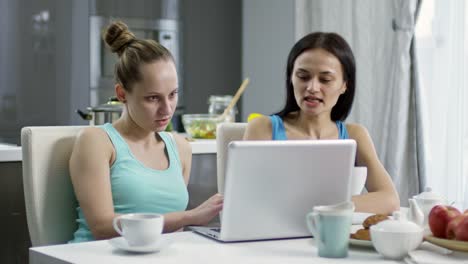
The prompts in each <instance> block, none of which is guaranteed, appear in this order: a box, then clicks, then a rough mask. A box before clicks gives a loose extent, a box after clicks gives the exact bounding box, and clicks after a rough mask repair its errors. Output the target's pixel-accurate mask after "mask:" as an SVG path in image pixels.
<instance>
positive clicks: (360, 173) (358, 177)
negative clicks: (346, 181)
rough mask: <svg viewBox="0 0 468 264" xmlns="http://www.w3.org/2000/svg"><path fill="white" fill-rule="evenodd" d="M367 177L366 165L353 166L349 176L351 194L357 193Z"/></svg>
mask: <svg viewBox="0 0 468 264" xmlns="http://www.w3.org/2000/svg"><path fill="white" fill-rule="evenodd" d="M366 179H367V167H354V168H353V176H352V177H351V195H359V194H361V192H362V189H364V184H365V183H366Z"/></svg>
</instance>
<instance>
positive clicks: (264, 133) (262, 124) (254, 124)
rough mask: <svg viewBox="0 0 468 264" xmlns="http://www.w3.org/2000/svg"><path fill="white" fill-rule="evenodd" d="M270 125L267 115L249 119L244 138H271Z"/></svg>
mask: <svg viewBox="0 0 468 264" xmlns="http://www.w3.org/2000/svg"><path fill="white" fill-rule="evenodd" d="M271 132H272V126H271V121H270V117H269V116H259V117H256V118H254V119H252V120H250V121H249V123H248V124H247V128H246V131H245V133H244V139H247V140H249V139H254V140H255V139H257V140H258V139H266V140H268V139H271Z"/></svg>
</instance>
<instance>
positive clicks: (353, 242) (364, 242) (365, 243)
mask: <svg viewBox="0 0 468 264" xmlns="http://www.w3.org/2000/svg"><path fill="white" fill-rule="evenodd" d="M349 244H350V245H353V246H357V247H366V248H374V245H372V241H369V240H361V239H354V238H350V239H349Z"/></svg>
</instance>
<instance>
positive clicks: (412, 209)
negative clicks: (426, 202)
mask: <svg viewBox="0 0 468 264" xmlns="http://www.w3.org/2000/svg"><path fill="white" fill-rule="evenodd" d="M408 201H409V211H408V220H409V221H411V222H414V223H415V224H417V225H419V226H423V224H424V214H423V212H422V210H421V208H419V205H418V203H417V202H416V200H415V199H408Z"/></svg>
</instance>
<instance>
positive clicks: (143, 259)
mask: <svg viewBox="0 0 468 264" xmlns="http://www.w3.org/2000/svg"><path fill="white" fill-rule="evenodd" d="M164 236H165V237H166V238H167V239H169V240H170V241H172V243H171V245H170V246H169V247H167V248H165V249H164V250H162V251H161V252H156V253H150V254H134V253H128V252H124V251H120V250H117V249H115V248H113V247H112V246H111V245H110V244H109V243H108V241H107V240H104V241H95V242H87V243H77V244H68V245H57V246H47V247H36V248H31V249H30V250H29V261H30V263H32V264H39V263H41V264H42V263H51V264H52V263H157V264H161V263H180V264H184V263H203V264H209V263H216V264H220V263H270V264H272V263H282V264H283V263H318V264H320V263H356V264H364V263H376V264H378V263H404V262H398V261H392V260H385V259H383V258H382V257H381V256H380V255H379V254H378V253H377V252H375V251H374V250H372V249H365V248H356V247H351V248H350V251H349V257H348V258H344V259H328V258H320V257H318V256H317V248H316V246H315V241H314V240H313V239H312V238H305V239H289V240H273V241H260V242H243V243H220V242H216V241H214V240H211V239H209V238H205V237H203V236H200V235H197V234H194V233H192V232H178V233H172V234H166V235H164Z"/></svg>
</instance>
